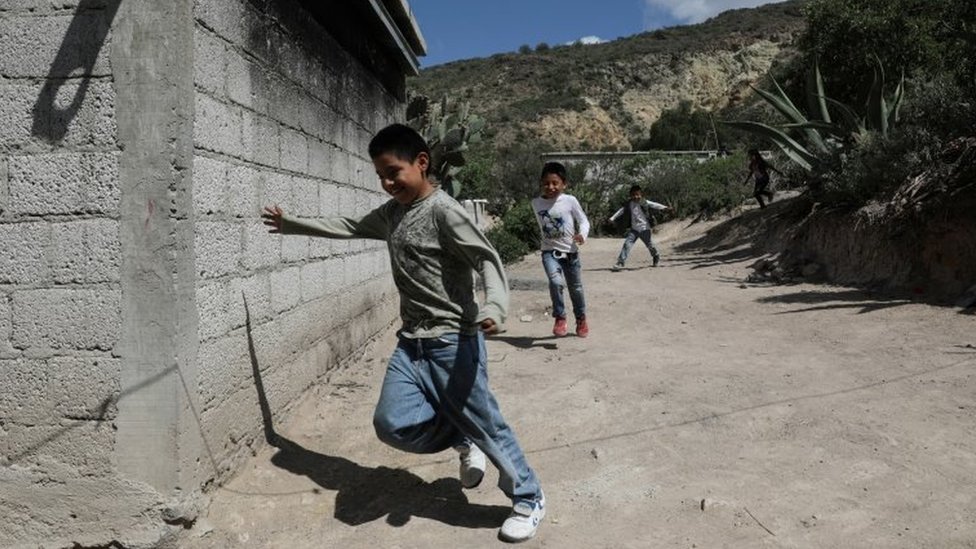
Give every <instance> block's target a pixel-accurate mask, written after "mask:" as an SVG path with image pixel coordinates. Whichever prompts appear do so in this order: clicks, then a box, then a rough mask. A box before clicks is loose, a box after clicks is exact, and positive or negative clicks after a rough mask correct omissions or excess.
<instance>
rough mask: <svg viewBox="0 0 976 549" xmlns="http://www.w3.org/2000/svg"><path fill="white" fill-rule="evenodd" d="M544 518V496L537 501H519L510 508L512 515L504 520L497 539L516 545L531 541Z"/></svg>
mask: <svg viewBox="0 0 976 549" xmlns="http://www.w3.org/2000/svg"><path fill="white" fill-rule="evenodd" d="M545 517H546V496H545V495H544V494H543V495H541V496H539V501H520V502H518V503H516V504H515V506H514V507H512V514H511V515H509V516H508V518H507V519H505V522H504V523H503V524H502V528H501V530H499V531H498V538H499V539H501V540H502V541H507V542H510V543H518V542H520V541H526V540H529V539H532V536H534V535H535V532H536V530H538V529H539V524H541V523H542V519H544V518H545Z"/></svg>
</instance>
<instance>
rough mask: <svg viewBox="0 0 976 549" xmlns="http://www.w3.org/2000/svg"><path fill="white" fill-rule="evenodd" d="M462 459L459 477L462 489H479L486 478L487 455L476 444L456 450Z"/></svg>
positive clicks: (459, 447)
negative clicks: (482, 480)
mask: <svg viewBox="0 0 976 549" xmlns="http://www.w3.org/2000/svg"><path fill="white" fill-rule="evenodd" d="M455 450H457V451H458V454H460V457H461V467H460V469H459V470H458V477H459V478H460V479H461V487H462V488H477V487H478V485H479V484H481V479H483V478H485V466H486V460H485V453H484V452H482V451H481V448H478V447H477V446H475V445H474V444H470V445H468V446H458V447H456V448H455Z"/></svg>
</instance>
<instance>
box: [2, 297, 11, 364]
mask: <svg viewBox="0 0 976 549" xmlns="http://www.w3.org/2000/svg"><path fill="white" fill-rule="evenodd" d="M12 324H13V323H12V322H11V319H10V297H9V296H8V295H7V294H5V293H0V358H6V357H10V356H12V355H13V347H12V346H11V345H10V337H11V326H12Z"/></svg>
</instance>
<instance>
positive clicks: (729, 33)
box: [408, 0, 805, 151]
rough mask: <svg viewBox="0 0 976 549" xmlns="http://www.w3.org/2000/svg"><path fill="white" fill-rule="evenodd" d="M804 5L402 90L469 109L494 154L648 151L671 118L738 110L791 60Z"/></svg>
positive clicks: (460, 67)
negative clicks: (524, 148) (655, 132)
mask: <svg viewBox="0 0 976 549" xmlns="http://www.w3.org/2000/svg"><path fill="white" fill-rule="evenodd" d="M803 4H804V1H803V0H793V1H789V2H783V3H778V4H770V5H766V6H762V7H759V8H755V9H740V10H732V11H728V12H725V13H723V14H720V15H718V16H716V17H714V18H712V19H710V20H708V21H706V22H704V23H701V24H698V25H689V26H681V27H673V28H668V29H662V30H656V31H652V32H645V33H642V34H638V35H635V36H630V37H626V38H619V39H617V40H614V41H611V42H606V43H602V44H594V45H582V44H575V45H572V46H549V45H546V44H539V45H538V46H535V47H534V48H529V47H522V48H520V52H513V53H504V54H497V55H494V56H492V57H489V58H480V59H470V60H465V61H456V62H452V63H448V64H444V65H439V66H436V67H432V68H430V69H425V70H424V71H422V73H421V75H420V76H419V77H417V78H414V79H412V80H411V81H410V82H409V83H408V87H409V88H410V91H411V93H418V94H422V95H426V96H428V97H430V98H433V99H436V98H439V97H442V96H444V95H445V94H446V95H447V96H449V97H452V98H456V99H460V100H463V101H467V102H470V104H471V108H472V111H473V112H476V113H478V114H480V115H482V116H484V117H485V118H486V120H487V122H488V133H487V136H488V142H489V143H491V144H492V145H493V146H494V147H497V148H505V147H508V146H511V145H513V144H516V143H523V144H524V143H526V142H534V143H538V144H539V145H540V146H541V147H543V148H554V149H575V150H597V151H599V150H632V149H642V148H647V147H649V146H651V126H652V125H653V124H654V123H655V122H656V121H658V120H659V119H660V118H661V116H662V114H665V113H667V112H669V111H681V110H683V111H684V112H685V113H688V112H700V111H717V110H720V109H737V108H739V109H741V108H742V106H743V104H744V103H745V102H746V99H747V98H748V97H749V96H750V95H751V90H750V88H749V86H750V85H751V84H755V83H757V82H758V81H760V79H762V78H763V77H764V76H765V75H766V74H767V73H768V72H769V71H770V70H771V69H772V68H773V67H774V66H776V65H777V64H783V63H786V62H788V60H789V59H791V58H792V57H795V55H796V49H795V47H794V44H795V41H796V40H797V38H798V37H799V36H800V34H801V32H802V31H803V28H804V24H805V23H804V21H805V20H804V16H803V13H802V10H801V7H802V6H803ZM681 118H682V119H688V117H687V116H683V117H681ZM658 137H660V136H658ZM698 140H699V141H702V140H704V137H703V138H701V139H698ZM690 141H691V142H686V143H683V144H684V145H685V146H691V145H698V147H704V146H706V145H712V144H711V143H704V142H702V143H700V144H698V143H696V142H695V141H696V139H695V138H692V139H691V140H690ZM693 148H697V147H693Z"/></svg>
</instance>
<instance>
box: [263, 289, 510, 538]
mask: <svg viewBox="0 0 976 549" xmlns="http://www.w3.org/2000/svg"><path fill="white" fill-rule="evenodd" d="M244 315H245V328H246V331H247V346H248V352H249V354H250V358H251V371H252V373H253V375H254V387H255V389H256V390H257V396H258V405H259V407H260V409H261V419H262V421H263V423H264V437H265V440H266V441H267V442H268V444H270V445H271V446H273V447H275V448H277V449H278V452H277V453H275V455H274V456H272V458H271V463H272V464H274V465H275V466H277V467H280V468H281V469H284V470H286V471H288V472H290V473H294V474H296V475H302V476H305V477H308V478H309V479H310V480H311V481H312V482H314V483H315V484H317V485H319V486H321V487H322V488H324V489H326V490H334V491H335V492H336V500H335V518H336V519H338V520H340V521H342V522H343V523H345V524H349V525H351V526H356V525H360V524H364V523H367V522H372V521H374V520H377V519H379V518H382V517H383V516H386V522H387V524H390V525H391V526H403V525H405V524H406V523H408V522H409V521H410V518H411V517H422V518H427V519H431V520H436V521H439V522H443V523H445V524H449V525H451V526H463V527H467V528H498V527H499V526H501V524H502V522H504V521H505V518H507V517H508V514H509V512H510V511H511V509H510V508H509V507H506V506H500V505H477V504H471V503H469V502H468V499H467V497H466V496H465V495H464V493H463V492H462V491H461V483H460V481H458V480H457V479H456V478H448V479H439V480H435V481H434V482H426V481H425V480H424V479H422V478H420V477H419V476H417V475H415V474H413V473H410V472H409V471H405V470H403V469H391V468H389V467H364V466H362V465H359V464H358V463H355V462H353V461H350V460H348V459H345V458H342V457H337V456H330V455H326V454H322V453H319V452H315V451H312V450H309V449H307V448H305V447H303V446H301V445H300V444H298V443H296V442H293V441H291V440H288V439H287V438H285V437H283V436H281V435H279V434H278V433H276V432H275V430H274V424H273V419H272V414H271V407H270V405H269V404H268V398H267V395H266V393H265V390H264V382H263V380H262V378H261V369H260V367H259V365H258V360H257V352H256V350H255V348H254V338H253V337H252V333H251V313H250V310H249V309H248V306H247V299H246V298H245V300H244Z"/></svg>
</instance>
